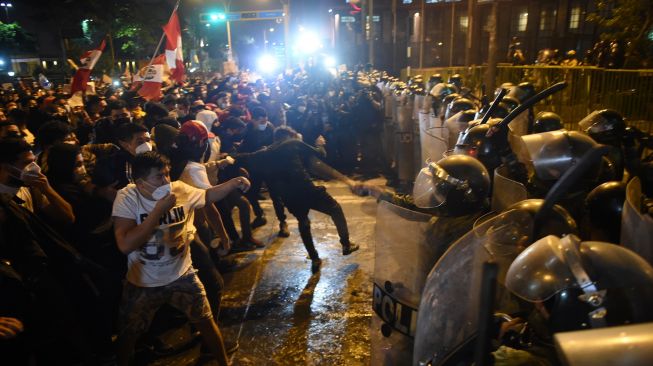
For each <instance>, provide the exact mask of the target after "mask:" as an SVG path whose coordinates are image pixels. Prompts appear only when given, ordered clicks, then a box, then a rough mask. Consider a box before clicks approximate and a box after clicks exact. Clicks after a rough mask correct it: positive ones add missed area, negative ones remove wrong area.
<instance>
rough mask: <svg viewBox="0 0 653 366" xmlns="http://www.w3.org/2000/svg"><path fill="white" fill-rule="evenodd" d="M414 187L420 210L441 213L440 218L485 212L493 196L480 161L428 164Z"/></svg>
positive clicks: (446, 159)
mask: <svg viewBox="0 0 653 366" xmlns="http://www.w3.org/2000/svg"><path fill="white" fill-rule="evenodd" d="M427 164H428V165H427V166H426V167H425V168H423V169H422V170H421V171H420V172H419V174H418V175H417V178H416V179H415V185H414V187H413V200H414V203H415V205H416V206H417V207H420V208H429V209H437V211H438V216H463V215H468V214H471V213H474V212H478V211H479V210H481V209H482V208H483V207H484V206H485V203H486V201H487V198H488V194H489V192H490V175H489V174H488V171H487V169H485V167H484V166H483V164H481V162H479V161H478V160H477V159H475V158H473V157H471V156H466V155H450V156H447V157H444V158H442V159H440V160H439V161H438V162H437V163H434V162H427Z"/></svg>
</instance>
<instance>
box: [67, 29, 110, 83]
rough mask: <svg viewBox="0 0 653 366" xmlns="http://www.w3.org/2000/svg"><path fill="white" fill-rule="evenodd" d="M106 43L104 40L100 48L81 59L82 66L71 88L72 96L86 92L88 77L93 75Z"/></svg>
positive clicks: (88, 52)
mask: <svg viewBox="0 0 653 366" xmlns="http://www.w3.org/2000/svg"><path fill="white" fill-rule="evenodd" d="M105 43H106V42H105V40H104V39H103V40H102V43H100V47H98V48H96V49H93V50H90V51H87V52H85V53H84V54H83V55H82V57H81V58H80V59H79V61H80V62H81V63H82V65H81V66H80V67H79V68H78V69H77V71H76V72H75V76H73V82H72V85H71V86H70V93H71V94H75V92H78V91H84V90H86V83H87V82H88V77H89V76H90V75H91V71H92V70H93V67H95V64H96V63H97V61H98V60H99V59H100V56H102V51H104V46H105Z"/></svg>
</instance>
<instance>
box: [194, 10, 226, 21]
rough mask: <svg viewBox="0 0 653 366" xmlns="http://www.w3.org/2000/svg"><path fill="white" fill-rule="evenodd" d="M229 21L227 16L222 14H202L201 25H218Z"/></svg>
mask: <svg viewBox="0 0 653 366" xmlns="http://www.w3.org/2000/svg"><path fill="white" fill-rule="evenodd" d="M226 19H227V15H226V14H225V13H222V12H211V13H202V14H200V23H207V24H208V23H218V22H224V21H225V20H226Z"/></svg>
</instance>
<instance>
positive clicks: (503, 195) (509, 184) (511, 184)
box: [492, 165, 528, 212]
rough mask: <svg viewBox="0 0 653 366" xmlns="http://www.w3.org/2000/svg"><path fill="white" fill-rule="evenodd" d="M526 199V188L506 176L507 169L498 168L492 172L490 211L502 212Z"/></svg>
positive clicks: (503, 167)
mask: <svg viewBox="0 0 653 366" xmlns="http://www.w3.org/2000/svg"><path fill="white" fill-rule="evenodd" d="M527 198H528V191H527V190H526V187H525V186H524V185H523V184H521V183H519V182H517V181H514V180H512V179H510V177H509V176H508V169H507V168H506V167H505V166H503V165H502V166H500V167H498V168H496V169H495V170H494V178H493V181H492V211H494V212H502V211H503V210H505V209H506V208H508V207H510V206H511V205H512V204H514V203H517V202H519V201H523V200H525V199H527Z"/></svg>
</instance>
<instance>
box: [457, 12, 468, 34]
mask: <svg viewBox="0 0 653 366" xmlns="http://www.w3.org/2000/svg"><path fill="white" fill-rule="evenodd" d="M467 28H469V18H468V17H467V15H463V16H461V17H460V18H458V29H459V30H460V31H461V32H467Z"/></svg>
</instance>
